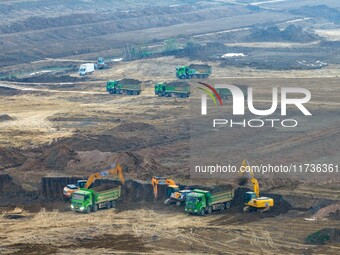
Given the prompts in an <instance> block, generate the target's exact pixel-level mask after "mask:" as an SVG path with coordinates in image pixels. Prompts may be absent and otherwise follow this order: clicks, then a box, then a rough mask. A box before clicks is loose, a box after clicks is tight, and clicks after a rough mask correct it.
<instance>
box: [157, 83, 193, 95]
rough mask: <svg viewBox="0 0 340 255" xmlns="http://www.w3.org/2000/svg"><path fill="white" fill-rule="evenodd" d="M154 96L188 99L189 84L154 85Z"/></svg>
mask: <svg viewBox="0 0 340 255" xmlns="http://www.w3.org/2000/svg"><path fill="white" fill-rule="evenodd" d="M155 94H156V95H158V96H159V97H171V96H175V97H189V95H190V84H189V83H187V82H170V83H165V82H161V83H157V84H156V85H155Z"/></svg>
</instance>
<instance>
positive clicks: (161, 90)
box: [155, 82, 165, 96]
mask: <svg viewBox="0 0 340 255" xmlns="http://www.w3.org/2000/svg"><path fill="white" fill-rule="evenodd" d="M164 91H165V84H164V83H162V82H160V83H157V84H156V85H155V95H159V96H163V94H164Z"/></svg>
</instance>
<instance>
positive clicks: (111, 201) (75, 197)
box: [71, 186, 121, 213]
mask: <svg viewBox="0 0 340 255" xmlns="http://www.w3.org/2000/svg"><path fill="white" fill-rule="evenodd" d="M120 195H121V186H118V187H116V188H113V189H107V190H103V191H95V190H94V189H85V188H80V190H78V191H76V192H74V193H73V194H72V199H71V209H72V210H73V211H76V212H84V213H90V212H91V211H92V212H96V211H97V210H98V209H101V208H111V207H115V206H116V203H117V200H118V199H119V198H120Z"/></svg>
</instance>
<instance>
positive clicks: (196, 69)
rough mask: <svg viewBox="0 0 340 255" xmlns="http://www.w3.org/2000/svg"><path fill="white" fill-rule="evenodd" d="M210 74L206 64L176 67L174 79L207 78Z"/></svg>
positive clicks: (209, 68)
mask: <svg viewBox="0 0 340 255" xmlns="http://www.w3.org/2000/svg"><path fill="white" fill-rule="evenodd" d="M211 73H212V71H211V66H209V65H206V64H203V65H198V64H191V65H189V66H177V67H176V77H177V78H179V79H191V78H198V79H199V78H208V77H209V75H210V74H211Z"/></svg>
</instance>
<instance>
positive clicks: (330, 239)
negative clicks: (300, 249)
mask: <svg viewBox="0 0 340 255" xmlns="http://www.w3.org/2000/svg"><path fill="white" fill-rule="evenodd" d="M305 243H306V244H313V245H320V244H328V243H340V229H337V228H324V229H321V230H319V231H317V232H315V233H312V234H310V235H309V236H307V237H306V239H305Z"/></svg>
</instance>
